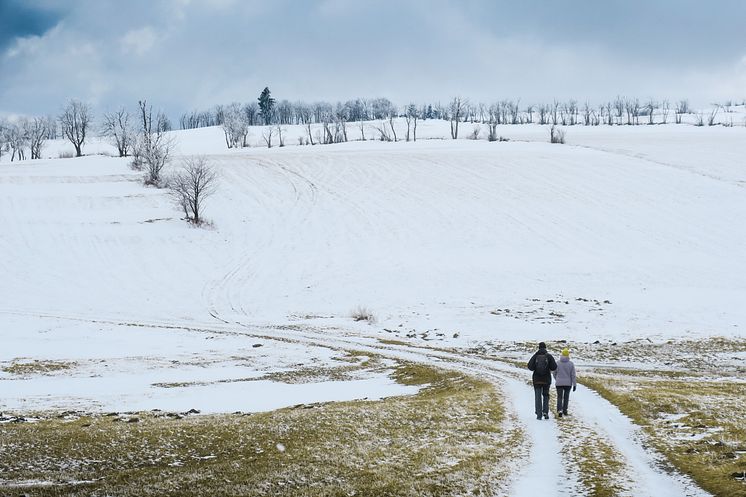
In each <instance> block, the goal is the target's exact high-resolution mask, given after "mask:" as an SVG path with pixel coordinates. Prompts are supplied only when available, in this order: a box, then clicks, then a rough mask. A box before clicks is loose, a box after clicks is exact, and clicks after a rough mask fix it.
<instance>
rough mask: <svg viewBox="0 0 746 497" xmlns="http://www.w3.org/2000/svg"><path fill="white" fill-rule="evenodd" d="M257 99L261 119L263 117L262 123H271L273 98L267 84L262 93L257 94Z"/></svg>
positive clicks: (273, 105) (273, 106)
mask: <svg viewBox="0 0 746 497" xmlns="http://www.w3.org/2000/svg"><path fill="white" fill-rule="evenodd" d="M257 100H259V112H260V113H261V115H262V119H264V124H267V125H269V124H271V123H272V113H273V110H274V108H275V99H274V98H272V93H270V91H269V87H268V86H267V87H265V88H264V89H263V90H262V93H261V95H259V98H258V99H257Z"/></svg>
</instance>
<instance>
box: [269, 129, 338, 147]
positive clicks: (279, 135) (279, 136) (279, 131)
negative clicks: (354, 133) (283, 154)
mask: <svg viewBox="0 0 746 497" xmlns="http://www.w3.org/2000/svg"><path fill="white" fill-rule="evenodd" d="M284 132H285V129H284V128H283V127H282V125H281V124H278V125H277V141H278V142H280V146H281V147H284V146H285V137H284V136H283V135H282V134H283V133H284ZM345 141H347V140H345Z"/></svg>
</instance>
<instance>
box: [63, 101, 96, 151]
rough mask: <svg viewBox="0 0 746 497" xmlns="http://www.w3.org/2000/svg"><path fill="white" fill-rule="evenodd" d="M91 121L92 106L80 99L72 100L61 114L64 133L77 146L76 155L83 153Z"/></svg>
mask: <svg viewBox="0 0 746 497" xmlns="http://www.w3.org/2000/svg"><path fill="white" fill-rule="evenodd" d="M91 121H92V116H91V109H90V107H89V106H88V104H86V103H83V102H81V101H79V100H70V101H69V102H68V103H67V106H66V107H65V109H64V110H63V111H62V114H60V116H59V122H60V127H61V128H62V135H63V136H64V137H65V138H67V139H68V140H70V143H72V144H73V147H75V156H76V157H80V156H82V155H83V144H84V143H85V138H86V134H87V133H88V127H89V126H90V125H91Z"/></svg>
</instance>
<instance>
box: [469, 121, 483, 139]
mask: <svg viewBox="0 0 746 497" xmlns="http://www.w3.org/2000/svg"><path fill="white" fill-rule="evenodd" d="M481 131H482V128H481V127H480V126H479V125H478V124H476V125H475V126H474V129H473V130H472V131H471V134H470V135H469V139H470V140H479V133H480V132H481Z"/></svg>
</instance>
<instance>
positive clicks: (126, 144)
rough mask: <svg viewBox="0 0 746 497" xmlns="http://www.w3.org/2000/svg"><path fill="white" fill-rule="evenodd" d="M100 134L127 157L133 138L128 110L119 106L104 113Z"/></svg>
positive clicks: (133, 132)
mask: <svg viewBox="0 0 746 497" xmlns="http://www.w3.org/2000/svg"><path fill="white" fill-rule="evenodd" d="M183 124H185V123H183ZM183 124H182V125H183ZM101 134H102V135H103V136H105V137H106V138H108V139H109V140H110V141H111V143H112V144H113V145H114V146H115V147H117V152H118V153H119V157H127V156H128V155H129V153H130V151H131V148H132V145H133V142H134V140H135V131H134V130H133V129H132V125H131V123H130V114H129V112H127V111H126V110H125V109H123V108H120V109H118V110H116V111H114V112H108V113H106V114H104V122H103V124H102V126H101Z"/></svg>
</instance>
